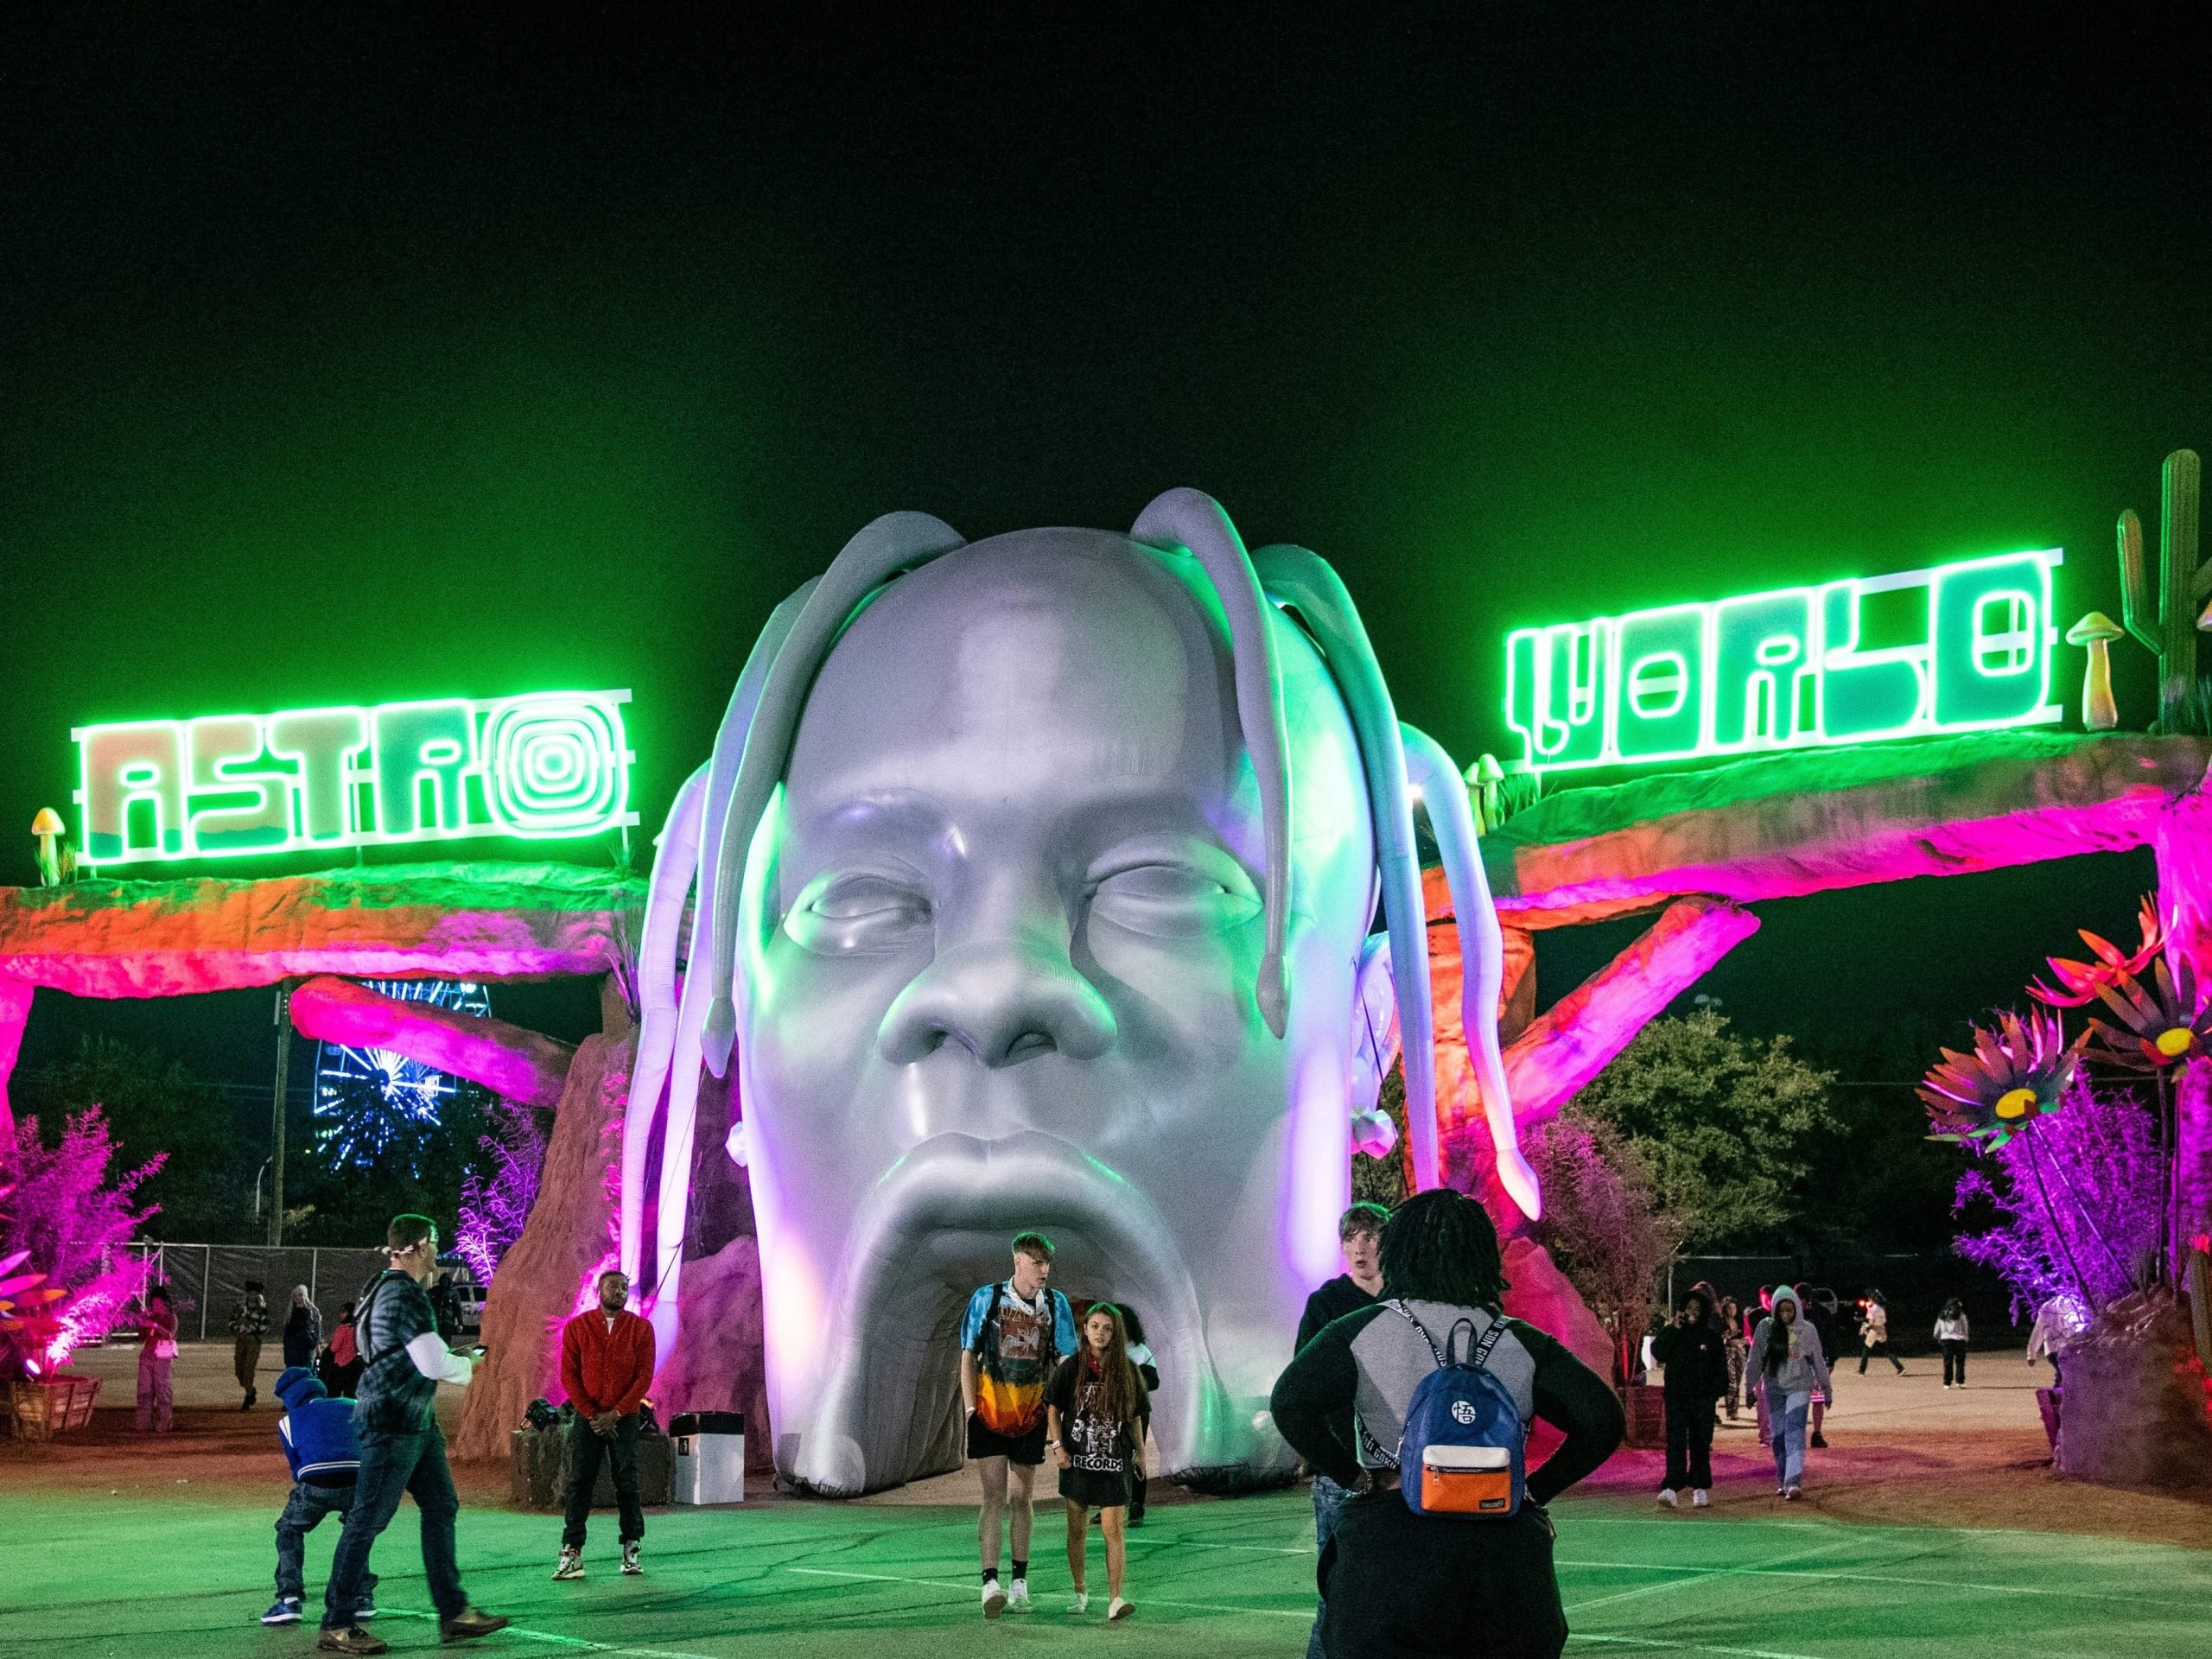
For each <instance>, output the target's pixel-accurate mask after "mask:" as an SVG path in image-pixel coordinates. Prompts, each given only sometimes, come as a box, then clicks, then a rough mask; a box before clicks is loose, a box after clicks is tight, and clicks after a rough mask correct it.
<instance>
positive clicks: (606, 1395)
mask: <svg viewBox="0 0 2212 1659" xmlns="http://www.w3.org/2000/svg"><path fill="white" fill-rule="evenodd" d="M629 1300H630V1281H629V1279H628V1278H627V1276H626V1275H625V1274H623V1272H622V1270H621V1269H620V1268H608V1269H607V1271H606V1272H605V1273H602V1274H600V1275H599V1306H597V1307H594V1308H593V1309H591V1310H590V1311H588V1313H579V1314H577V1315H576V1316H575V1318H574V1319H570V1320H569V1322H568V1324H566V1325H563V1326H562V1327H561V1387H562V1388H563V1389H564V1390H565V1391H566V1392H567V1394H568V1396H569V1404H570V1405H571V1406H573V1407H575V1413H576V1415H575V1421H574V1422H572V1423H571V1424H570V1425H569V1490H568V1494H567V1501H566V1503H565V1509H566V1511H567V1513H566V1515H565V1516H564V1518H563V1524H562V1528H561V1560H560V1563H559V1565H557V1566H556V1567H555V1568H554V1569H553V1576H554V1577H555V1578H556V1579H581V1578H582V1577H583V1575H584V1530H585V1528H586V1525H587V1524H588V1522H589V1521H590V1519H591V1497H592V1491H593V1489H594V1487H596V1486H597V1485H598V1484H599V1465H600V1461H601V1458H602V1457H604V1458H605V1459H607V1461H609V1462H610V1463H612V1464H613V1468H614V1498H615V1502H616V1503H617V1504H618V1505H619V1506H620V1515H621V1532H620V1539H621V1543H622V1571H623V1572H624V1573H627V1574H629V1575H630V1576H631V1577H632V1578H634V1577H636V1576H637V1575H638V1574H639V1573H642V1572H644V1571H645V1568H644V1567H640V1566H639V1564H638V1546H639V1544H640V1543H642V1542H643V1541H644V1540H645V1510H644V1508H643V1506H641V1505H640V1504H639V1502H638V1427H639V1417H638V1413H639V1408H640V1407H642V1406H643V1405H644V1404H645V1390H646V1389H650V1388H651V1387H652V1385H653V1358H654V1355H653V1328H652V1325H648V1324H646V1323H645V1320H643V1319H639V1317H638V1316H637V1315H636V1314H635V1313H631V1312H630V1311H629V1307H628V1303H629Z"/></svg>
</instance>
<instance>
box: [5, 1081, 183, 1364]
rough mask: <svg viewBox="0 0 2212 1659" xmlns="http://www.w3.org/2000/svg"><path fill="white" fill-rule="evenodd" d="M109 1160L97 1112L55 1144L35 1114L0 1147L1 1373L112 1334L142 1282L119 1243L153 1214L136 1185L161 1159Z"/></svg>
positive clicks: (62, 1356) (59, 1357) (70, 1124)
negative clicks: (128, 1165) (130, 1165)
mask: <svg viewBox="0 0 2212 1659" xmlns="http://www.w3.org/2000/svg"><path fill="white" fill-rule="evenodd" d="M114 1162H115V1145H114V1142H113V1141H112V1140H111V1137H110V1135H109V1133H108V1126H107V1123H106V1122H105V1120H104V1119H103V1118H102V1117H101V1116H100V1109H99V1107H97V1106H92V1107H89V1108H87V1109H86V1110H84V1111H82V1112H79V1113H74V1114H73V1115H72V1116H70V1117H69V1118H68V1119H67V1121H66V1122H64V1123H63V1125H62V1128H61V1133H60V1136H59V1138H58V1139H57V1140H56V1141H55V1143H54V1145H53V1146H50V1147H49V1146H48V1145H47V1144H46V1141H45V1140H44V1139H43V1137H41V1135H40V1133H39V1122H38V1119H36V1118H35V1117H26V1118H24V1119H22V1121H21V1122H18V1123H17V1124H16V1140H15V1144H14V1145H13V1146H0V1290H4V1291H5V1292H6V1293H7V1294H6V1295H5V1296H4V1298H0V1312H4V1313H5V1314H6V1316H7V1317H5V1318H4V1319H0V1376H40V1375H42V1374H44V1373H45V1372H47V1371H49V1370H52V1369H53V1368H54V1367H55V1366H57V1365H59V1364H60V1363H62V1362H63V1361H64V1360H66V1359H67V1357H69V1354H70V1351H71V1350H73V1348H75V1347H76V1346H77V1345H78V1344H79V1343H82V1342H84V1341H86V1340H88V1339H89V1338H94V1337H99V1336H102V1335H105V1333H106V1332H108V1331H109V1330H111V1328H113V1326H114V1325H116V1324H117V1323H118V1322H119V1321H120V1320H121V1319H122V1318H123V1315H124V1307H125V1306H126V1304H128V1303H129V1302H130V1300H132V1299H133V1298H135V1297H136V1296H137V1294H139V1291H140V1289H141V1287H143V1285H144V1283H145V1278H146V1268H145V1264H144V1263H143V1262H139V1261H136V1260H134V1259H132V1258H130V1257H129V1256H126V1255H124V1254H122V1249H121V1247H122V1245H123V1244H124V1243H125V1242H126V1241H127V1240H128V1239H129V1238H130V1236H131V1234H132V1233H133V1232H134V1231H136V1230H137V1228H138V1227H139V1226H140V1225H141V1224H143V1223H144V1222H145V1220H146V1219H147V1217H148V1216H149V1214H151V1211H150V1210H149V1209H146V1208H142V1207H141V1205H140V1201H139V1196H138V1195H139V1189H140V1188H141V1187H142V1186H143V1185H145V1184H146V1183H147V1182H148V1181H149V1180H150V1179H153V1178H154V1177H155V1176H156V1174H158V1173H159V1172H160V1169H161V1164H162V1160H161V1155H160V1154H158V1153H157V1154H155V1155H154V1157H153V1158H152V1159H151V1160H149V1162H147V1163H146V1164H144V1165H143V1166H140V1167H139V1168H137V1169H134V1170H124V1171H116V1170H114V1169H113V1168H112V1166H113V1165H114Z"/></svg>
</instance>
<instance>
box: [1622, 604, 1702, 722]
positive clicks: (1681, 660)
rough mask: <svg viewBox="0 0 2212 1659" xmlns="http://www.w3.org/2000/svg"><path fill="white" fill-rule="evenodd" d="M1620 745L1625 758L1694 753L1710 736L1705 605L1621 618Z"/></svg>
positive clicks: (1645, 612) (1677, 606) (1647, 612)
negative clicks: (1701, 742) (1706, 736)
mask: <svg viewBox="0 0 2212 1659" xmlns="http://www.w3.org/2000/svg"><path fill="white" fill-rule="evenodd" d="M1618 640H1619V645H1618V652H1617V654H1618V659H1619V664H1620V666H1619V669H1618V674H1619V683H1620V694H1619V699H1618V706H1617V707H1616V709H1615V710H1614V716H1613V718H1614V731H1615V738H1614V747H1615V750H1616V752H1617V753H1618V754H1619V756H1620V758H1621V759H1622V760H1659V759H1661V758H1662V757H1663V756H1667V755H1678V754H1694V753H1697V747H1698V744H1699V742H1700V741H1701V740H1702V739H1703V737H1704V735H1705V702H1706V673H1705V607H1704V606H1702V605H1672V606H1669V607H1667V608H1666V609H1664V610H1657V611H1637V612H1635V613H1632V614H1630V615H1628V616H1624V617H1623V618H1621V620H1620V626H1619V629H1618Z"/></svg>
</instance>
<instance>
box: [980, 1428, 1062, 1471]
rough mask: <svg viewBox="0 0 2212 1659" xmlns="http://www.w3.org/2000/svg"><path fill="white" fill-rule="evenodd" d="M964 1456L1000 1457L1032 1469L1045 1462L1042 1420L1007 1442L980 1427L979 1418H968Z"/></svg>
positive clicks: (998, 1435)
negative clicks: (966, 1449) (966, 1443)
mask: <svg viewBox="0 0 2212 1659" xmlns="http://www.w3.org/2000/svg"><path fill="white" fill-rule="evenodd" d="M968 1455H969V1457H971V1458H1004V1459H1006V1460H1007V1462H1008V1463H1019V1464H1021V1465H1025V1466H1026V1467H1028V1468H1031V1469H1034V1468H1035V1467H1037V1465H1039V1464H1040V1463H1042V1462H1044V1461H1045V1420H1044V1419H1043V1418H1042V1417H1039V1419H1038V1420H1037V1421H1036V1423H1035V1425H1034V1426H1033V1427H1032V1428H1031V1429H1030V1431H1029V1432H1028V1433H1027V1434H1017V1435H1015V1436H1014V1438H1013V1439H1011V1440H1009V1439H1007V1436H1005V1435H1003V1434H1000V1433H995V1432H994V1431H993V1430H991V1429H988V1428H986V1427H983V1420H982V1418H980V1417H976V1416H973V1415H971V1416H969V1419H968Z"/></svg>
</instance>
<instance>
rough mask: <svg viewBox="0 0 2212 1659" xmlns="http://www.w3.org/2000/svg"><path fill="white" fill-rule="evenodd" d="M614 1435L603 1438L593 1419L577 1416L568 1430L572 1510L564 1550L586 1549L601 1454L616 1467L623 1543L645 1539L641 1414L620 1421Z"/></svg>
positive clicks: (563, 1534) (564, 1532) (563, 1538)
mask: <svg viewBox="0 0 2212 1659" xmlns="http://www.w3.org/2000/svg"><path fill="white" fill-rule="evenodd" d="M615 1422H616V1427H615V1430H614V1433H612V1434H610V1435H607V1436H605V1437H603V1438H602V1437H601V1435H600V1434H598V1433H596V1432H594V1429H593V1428H592V1426H591V1419H590V1418H588V1417H586V1416H584V1415H582V1414H581V1413H579V1414H577V1417H576V1421H575V1422H574V1423H573V1424H571V1425H570V1426H569V1507H568V1514H567V1516H565V1524H564V1525H563V1527H562V1529H561V1547H562V1548H563V1549H582V1548H583V1547H584V1523H585V1522H588V1521H589V1520H590V1519H591V1493H592V1488H593V1487H594V1486H596V1485H598V1484H599V1459H600V1457H601V1453H604V1454H605V1455H606V1456H607V1458H609V1459H612V1460H613V1464H614V1501H615V1503H616V1504H617V1506H618V1507H619V1508H620V1512H621V1516H622V1531H621V1538H622V1541H623V1542H624V1543H626V1544H634V1543H636V1542H637V1541H639V1539H640V1538H643V1537H644V1536H645V1510H644V1508H643V1507H642V1506H641V1505H640V1504H639V1502H638V1414H637V1413H636V1412H634V1411H633V1412H632V1413H631V1414H629V1415H628V1416H626V1417H621V1418H617V1419H616V1420H615Z"/></svg>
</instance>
